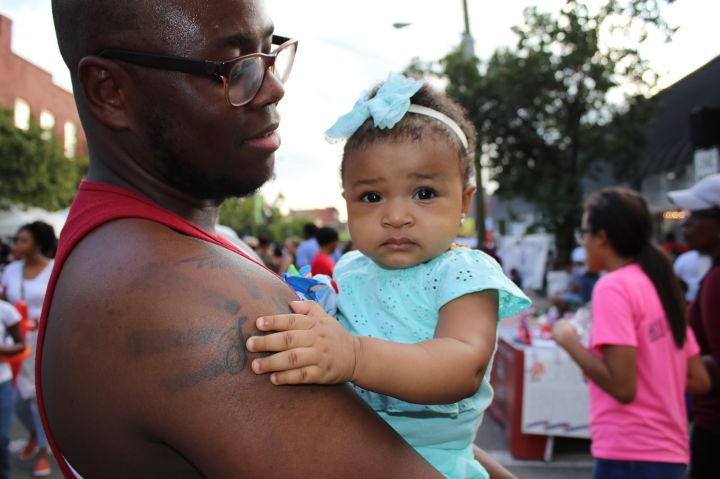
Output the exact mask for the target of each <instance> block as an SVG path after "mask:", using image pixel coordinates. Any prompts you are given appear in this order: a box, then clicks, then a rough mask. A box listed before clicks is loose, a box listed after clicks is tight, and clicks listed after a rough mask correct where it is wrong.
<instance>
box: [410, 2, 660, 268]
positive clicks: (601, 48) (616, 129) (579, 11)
mask: <svg viewBox="0 0 720 479" xmlns="http://www.w3.org/2000/svg"><path fill="white" fill-rule="evenodd" d="M524 16H525V22H524V23H523V24H522V25H519V26H516V27H514V28H513V31H514V32H515V33H516V34H517V36H518V42H517V44H516V45H515V47H514V48H501V49H498V50H497V51H496V52H495V53H494V54H493V55H492V57H491V58H490V59H489V60H488V61H487V62H480V61H479V60H478V59H470V60H468V59H466V58H465V57H464V56H463V55H462V52H461V51H460V50H458V51H455V52H452V53H450V54H449V55H448V56H446V57H445V58H444V59H443V60H441V61H440V63H439V64H438V65H432V66H430V67H429V68H428V66H427V65H425V66H424V65H421V64H418V63H414V64H413V65H411V67H410V69H411V70H415V71H417V70H423V71H425V72H430V73H435V74H440V75H441V76H445V77H447V79H448V80H449V83H448V86H447V93H448V95H449V96H451V97H453V98H455V99H456V100H457V101H459V102H460V103H461V104H462V105H463V106H464V107H465V108H466V110H467V111H468V114H469V116H470V118H471V120H472V121H473V122H474V123H475V125H476V127H477V129H478V140H479V141H478V151H477V155H476V157H477V158H478V161H479V162H481V163H482V165H483V166H484V167H485V168H486V169H487V170H488V171H489V173H490V176H491V177H492V178H493V179H495V180H496V181H497V183H498V185H499V188H498V190H497V192H496V193H497V194H498V195H499V196H500V197H501V198H511V197H517V196H520V197H522V198H523V199H525V200H526V201H528V202H529V203H531V204H532V205H533V206H534V207H535V209H536V211H538V213H539V214H540V220H539V223H538V224H537V225H535V226H542V227H544V228H546V229H547V230H548V231H550V232H552V233H554V235H555V240H556V247H557V248H558V253H559V254H558V258H559V260H560V261H561V262H563V261H567V259H568V258H569V254H570V251H571V249H572V247H573V245H574V240H573V237H574V230H575V228H577V227H578V226H579V224H580V216H581V213H582V201H583V195H584V191H583V186H582V182H583V179H588V178H590V179H591V178H594V177H596V176H597V175H598V174H599V173H600V172H601V171H602V170H603V169H607V170H608V171H610V172H611V173H613V174H614V176H615V177H616V178H617V179H620V180H622V179H624V178H627V175H628V174H629V172H630V171H631V167H632V165H633V163H634V160H635V158H636V157H637V155H638V153H639V151H640V149H641V148H642V146H643V128H644V126H645V124H646V121H647V119H649V117H650V114H651V113H652V103H651V101H650V100H648V97H649V94H650V93H651V92H652V91H653V88H654V87H655V82H656V79H657V76H656V75H655V74H654V73H653V72H652V71H651V70H650V68H649V67H648V64H647V62H646V61H645V60H644V59H643V58H642V57H641V55H640V53H639V52H638V50H637V47H638V45H640V44H641V43H642V42H643V41H645V40H646V38H647V37H648V35H649V33H650V32H651V31H652V30H655V31H657V32H660V34H663V35H665V36H666V38H667V39H669V38H670V37H671V35H672V33H673V32H674V30H673V29H672V28H670V27H669V26H668V25H667V24H666V23H665V22H664V20H663V19H662V17H661V16H660V12H659V7H658V2H657V1H655V0H628V1H624V2H623V1H615V0H609V1H607V2H606V3H605V4H604V5H602V6H600V7H598V8H596V9H594V10H591V9H590V8H589V7H588V6H587V5H586V4H585V3H583V2H581V1H576V0H568V1H567V2H566V4H565V6H564V7H563V8H562V9H561V11H560V12H559V14H557V15H551V14H548V13H542V12H540V11H539V10H538V9H537V8H536V7H532V8H528V9H526V10H525V12H524ZM620 86H622V89H621V90H622V91H620V90H619V89H618V87H620ZM618 91H620V93H622V94H623V95H624V97H625V98H624V101H620V102H618V101H612V100H611V94H612V93H613V92H618Z"/></svg>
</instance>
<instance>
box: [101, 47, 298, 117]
mask: <svg viewBox="0 0 720 479" xmlns="http://www.w3.org/2000/svg"><path fill="white" fill-rule="evenodd" d="M272 44H273V45H278V46H277V48H275V49H274V50H273V51H272V52H270V53H250V54H248V55H241V56H239V57H236V58H231V59H230V60H224V61H212V60H195V59H190V58H182V57H173V56H168V55H156V54H152V53H140V52H135V51H130V50H117V49H112V48H109V49H105V50H102V51H101V52H100V53H98V56H101V57H103V58H111V59H115V60H121V61H124V62H128V63H132V64H135V65H140V66H144V67H148V68H157V69H160V70H171V71H176V72H183V73H191V74H193V75H208V76H214V77H219V78H222V81H223V84H224V86H225V98H226V99H227V101H228V103H230V105H232V106H236V107H237V106H243V105H247V104H248V103H250V102H251V101H252V99H253V98H255V95H257V92H258V91H260V87H261V86H262V83H263V80H264V79H265V72H266V71H268V70H269V71H270V72H271V73H272V74H273V75H275V77H276V78H277V79H278V80H280V82H281V83H285V81H287V79H288V77H289V76H290V70H292V66H293V62H294V61H295V52H296V51H297V44H298V41H297V40H294V39H292V38H288V37H281V36H280V35H273V36H272Z"/></svg>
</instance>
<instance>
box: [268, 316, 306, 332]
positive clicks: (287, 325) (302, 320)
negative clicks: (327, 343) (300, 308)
mask: <svg viewBox="0 0 720 479" xmlns="http://www.w3.org/2000/svg"><path fill="white" fill-rule="evenodd" d="M316 322H317V320H316V319H315V318H311V317H308V316H305V315H304V314H276V315H274V316H261V317H259V318H258V319H257V320H256V321H255V326H256V327H257V328H258V329H259V330H260V331H287V330H289V329H310V328H312V327H313V326H314V325H315V323H316Z"/></svg>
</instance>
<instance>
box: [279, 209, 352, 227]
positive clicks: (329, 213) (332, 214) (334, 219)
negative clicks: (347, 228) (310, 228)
mask: <svg viewBox="0 0 720 479" xmlns="http://www.w3.org/2000/svg"><path fill="white" fill-rule="evenodd" d="M288 216H289V217H290V218H312V219H313V220H315V224H317V225H319V226H329V227H331V228H335V229H336V230H343V229H344V225H343V224H342V223H341V222H340V216H339V212H338V210H337V208H335V207H333V206H330V207H328V208H316V209H311V210H290V213H289V214H288Z"/></svg>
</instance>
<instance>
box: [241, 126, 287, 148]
mask: <svg viewBox="0 0 720 479" xmlns="http://www.w3.org/2000/svg"><path fill="white" fill-rule="evenodd" d="M277 127H278V125H277V124H273V125H271V126H269V127H268V128H266V129H265V130H263V131H261V132H260V133H258V134H257V135H254V136H252V137H250V138H247V139H245V141H244V143H246V144H248V145H250V146H253V147H255V148H257V149H260V150H267V151H275V150H277V149H278V148H280V134H279V133H278V131H277Z"/></svg>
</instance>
